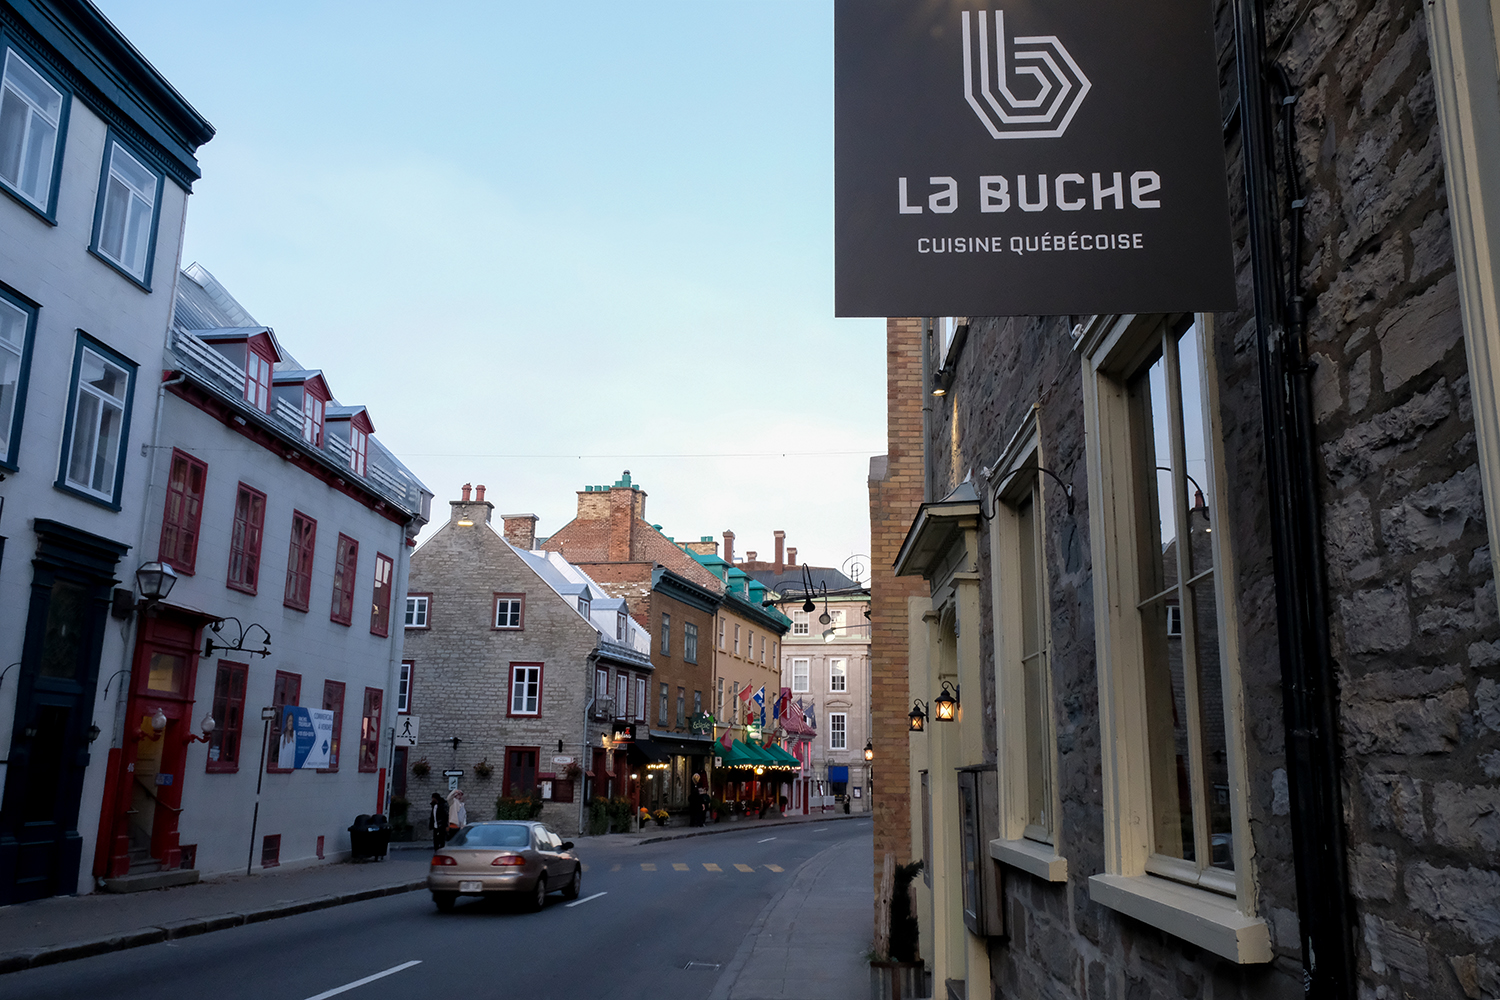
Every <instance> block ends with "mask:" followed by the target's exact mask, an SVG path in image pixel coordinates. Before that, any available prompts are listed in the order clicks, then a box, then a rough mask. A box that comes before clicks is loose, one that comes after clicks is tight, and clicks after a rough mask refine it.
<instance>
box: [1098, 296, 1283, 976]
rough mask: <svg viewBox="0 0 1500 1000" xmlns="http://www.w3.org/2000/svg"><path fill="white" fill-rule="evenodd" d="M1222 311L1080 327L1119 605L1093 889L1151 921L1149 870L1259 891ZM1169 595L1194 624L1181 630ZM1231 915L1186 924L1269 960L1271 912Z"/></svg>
mask: <svg viewBox="0 0 1500 1000" xmlns="http://www.w3.org/2000/svg"><path fill="white" fill-rule="evenodd" d="M1211 323H1212V317H1208V316H1201V317H1199V318H1198V320H1197V321H1196V322H1194V321H1192V319H1191V318H1184V319H1183V320H1181V321H1166V320H1163V319H1161V318H1160V317H1154V318H1153V317H1120V318H1115V319H1098V320H1095V321H1093V322H1092V323H1091V324H1090V325H1089V326H1088V327H1086V328H1085V330H1084V332H1083V334H1082V336H1081V337H1080V338H1079V341H1078V347H1079V349H1080V351H1081V352H1082V353H1083V356H1084V359H1085V372H1086V376H1085V379H1084V383H1085V413H1086V416H1087V417H1088V420H1087V433H1089V434H1092V435H1094V436H1096V438H1097V442H1098V443H1097V445H1096V446H1094V447H1090V448H1089V449H1088V450H1087V454H1088V458H1089V463H1090V467H1089V470H1088V472H1089V486H1090V520H1091V524H1090V532H1091V534H1092V535H1093V537H1094V538H1095V540H1096V544H1095V579H1094V587H1095V606H1096V607H1100V608H1112V609H1118V610H1117V611H1115V612H1114V613H1111V614H1100V615H1099V616H1097V618H1096V623H1095V629H1096V632H1097V636H1096V641H1097V642H1098V644H1099V646H1100V648H1107V649H1110V650H1111V656H1110V657H1109V658H1108V663H1107V667H1106V664H1104V663H1101V669H1100V671H1099V681H1100V709H1101V711H1103V712H1106V713H1109V715H1110V716H1111V720H1110V724H1108V725H1107V726H1106V727H1105V729H1104V731H1105V732H1112V733H1114V734H1115V736H1114V742H1113V745H1106V747H1105V748H1104V769H1105V787H1106V789H1107V792H1106V798H1105V820H1106V824H1107V826H1108V827H1109V828H1111V829H1112V830H1113V831H1114V832H1113V833H1110V834H1108V835H1107V836H1106V840H1107V841H1110V840H1113V844H1112V847H1111V850H1110V851H1109V852H1107V854H1106V857H1105V869H1106V871H1105V873H1104V874H1102V875H1096V876H1093V877H1092V878H1091V880H1090V881H1091V890H1090V895H1091V897H1093V898H1095V899H1096V900H1097V901H1099V902H1101V903H1102V904H1103V905H1106V906H1111V907H1113V908H1115V909H1119V910H1121V911H1122V912H1126V913H1129V914H1131V915H1133V916H1137V917H1138V918H1139V919H1145V920H1148V921H1149V920H1151V919H1152V916H1151V914H1152V912H1153V911H1152V910H1151V907H1156V909H1157V910H1160V909H1161V908H1162V907H1163V906H1169V907H1170V905H1171V904H1167V903H1163V899H1164V898H1165V897H1163V896H1162V894H1161V893H1158V892H1156V891H1155V890H1154V889H1152V887H1151V884H1150V877H1151V876H1161V877H1164V878H1167V879H1172V880H1174V881H1176V882H1180V883H1187V884H1188V885H1190V886H1196V887H1198V888H1200V889H1205V890H1210V891H1211V892H1215V893H1222V894H1224V895H1226V896H1230V897H1234V898H1237V899H1239V900H1240V908H1241V910H1243V909H1244V908H1245V906H1246V905H1247V904H1246V902H1245V898H1247V897H1244V896H1242V895H1241V894H1242V893H1248V891H1249V890H1248V888H1244V889H1242V888H1241V882H1242V877H1243V875H1244V873H1243V871H1242V870H1241V869H1240V866H1239V865H1237V864H1236V855H1237V854H1238V855H1240V859H1241V860H1243V857H1244V854H1243V852H1244V851H1245V850H1247V849H1248V848H1247V844H1248V839H1249V833H1248V828H1247V824H1248V819H1247V817H1246V804H1245V803H1244V802H1243V801H1242V798H1241V797H1240V796H1238V795H1237V794H1233V793H1232V792H1231V789H1238V788H1244V787H1245V785H1246V782H1245V780H1244V775H1243V772H1242V769H1243V758H1242V755H1241V747H1242V745H1243V735H1242V732H1241V729H1240V727H1241V721H1240V720H1241V717H1242V708H1241V704H1240V693H1239V690H1238V665H1237V659H1238V654H1237V641H1236V637H1235V634H1234V633H1233V631H1232V630H1231V629H1229V628H1227V627H1226V624H1225V621H1224V620H1222V619H1221V617H1220V609H1221V608H1229V607H1234V601H1233V599H1232V595H1231V594H1230V593H1227V592H1226V591H1227V590H1228V587H1229V584H1228V583H1227V581H1228V580H1232V578H1233V577H1232V574H1230V573H1227V572H1225V571H1223V570H1222V569H1221V566H1222V564H1223V563H1224V562H1225V561H1226V560H1227V559H1228V557H1229V555H1228V554H1229V549H1228V547H1227V543H1226V540H1225V534H1226V533H1225V531H1223V530H1221V529H1222V527H1223V525H1222V524H1220V523H1218V521H1217V513H1216V510H1217V505H1218V503H1219V502H1220V500H1221V499H1222V497H1221V496H1220V494H1219V492H1218V487H1217V486H1216V483H1217V482H1218V481H1219V480H1220V479H1221V475H1220V473H1219V469H1220V468H1221V467H1222V458H1221V456H1220V455H1219V454H1218V449H1219V443H1220V441H1221V440H1222V437H1221V434H1220V433H1219V432H1218V430H1217V412H1216V393H1217V386H1216V383H1215V379H1214V377H1213V375H1212V371H1213V364H1212V361H1211V360H1210V358H1211V355H1210V354H1208V353H1206V352H1208V351H1209V350H1210V349H1211V346H1212V343H1213V338H1212V336H1211V334H1210V333H1209V332H1208V331H1210V330H1211ZM1173 605H1176V606H1177V608H1178V609H1179V611H1178V615H1179V616H1180V626H1181V633H1182V634H1181V635H1180V636H1171V637H1170V640H1169V631H1168V628H1169V614H1170V612H1169V610H1168V609H1169V608H1171V607H1172V606H1173ZM1126 761H1128V762H1131V763H1130V764H1129V766H1126V764H1125V763H1124V762H1126ZM1136 762H1138V763H1136ZM1137 817H1139V818H1143V819H1144V820H1145V822H1138V821H1137V820H1136V818H1137ZM1177 891H1178V892H1179V893H1181V892H1182V890H1181V889H1179V890H1177ZM1230 910H1231V912H1233V908H1232V907H1231V908H1230ZM1234 919H1235V920H1236V921H1237V923H1235V924H1234V925H1233V926H1232V927H1231V926H1230V921H1229V920H1228V918H1226V919H1224V920H1209V921H1197V922H1196V923H1192V924H1191V925H1189V924H1183V925H1182V927H1181V928H1179V929H1178V930H1176V933H1179V934H1180V935H1181V936H1184V937H1187V938H1188V939H1190V940H1193V941H1194V942H1195V943H1197V944H1199V945H1201V946H1204V947H1207V948H1209V949H1211V950H1213V951H1215V952H1216V953H1217V954H1220V955H1223V956H1225V957H1228V958H1230V959H1232V960H1235V961H1267V960H1269V957H1270V945H1269V932H1268V931H1267V930H1266V928H1265V925H1264V921H1262V920H1260V919H1259V918H1256V917H1255V916H1254V914H1253V913H1249V912H1240V913H1238V915H1237V916H1236V917H1235V918H1234Z"/></svg>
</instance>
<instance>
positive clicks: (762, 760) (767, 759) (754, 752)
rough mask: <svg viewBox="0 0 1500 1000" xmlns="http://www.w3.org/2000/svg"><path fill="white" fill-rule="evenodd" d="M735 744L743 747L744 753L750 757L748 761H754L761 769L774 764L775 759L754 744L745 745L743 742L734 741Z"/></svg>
mask: <svg viewBox="0 0 1500 1000" xmlns="http://www.w3.org/2000/svg"><path fill="white" fill-rule="evenodd" d="M735 742H736V743H738V744H739V745H740V746H742V747H744V748H745V752H746V753H747V754H749V755H750V759H751V760H753V761H755V763H756V764H758V765H760V766H761V767H765V766H766V765H767V764H775V763H776V758H775V757H772V756H771V755H770V754H768V753H766V751H765V750H764V749H763V748H762V747H759V746H757V745H756V744H754V743H746V742H745V741H744V740H736V741H735Z"/></svg>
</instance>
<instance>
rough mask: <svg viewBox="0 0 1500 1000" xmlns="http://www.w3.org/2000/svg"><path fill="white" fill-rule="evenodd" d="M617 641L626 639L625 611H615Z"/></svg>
mask: <svg viewBox="0 0 1500 1000" xmlns="http://www.w3.org/2000/svg"><path fill="white" fill-rule="evenodd" d="M615 641H616V642H624V641H625V612H623V611H616V612H615Z"/></svg>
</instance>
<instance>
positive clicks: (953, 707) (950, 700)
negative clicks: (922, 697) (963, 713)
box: [932, 681, 959, 722]
mask: <svg viewBox="0 0 1500 1000" xmlns="http://www.w3.org/2000/svg"><path fill="white" fill-rule="evenodd" d="M950 689H951V693H950ZM958 704H959V702H958V688H957V687H956V686H950V685H949V683H948V682H947V681H943V690H942V692H941V693H940V694H939V695H938V696H937V697H936V698H934V699H932V707H933V709H934V710H935V711H936V713H937V721H939V722H952V721H953V720H954V719H955V718H957V713H958Z"/></svg>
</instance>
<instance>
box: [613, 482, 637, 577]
mask: <svg viewBox="0 0 1500 1000" xmlns="http://www.w3.org/2000/svg"><path fill="white" fill-rule="evenodd" d="M635 493H636V491H635V490H633V489H631V488H630V487H628V486H626V487H620V486H613V487H611V488H610V491H609V559H608V561H609V562H629V561H630V549H631V545H630V542H631V538H632V537H633V536H634V534H635V510H636V503H635Z"/></svg>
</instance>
